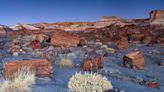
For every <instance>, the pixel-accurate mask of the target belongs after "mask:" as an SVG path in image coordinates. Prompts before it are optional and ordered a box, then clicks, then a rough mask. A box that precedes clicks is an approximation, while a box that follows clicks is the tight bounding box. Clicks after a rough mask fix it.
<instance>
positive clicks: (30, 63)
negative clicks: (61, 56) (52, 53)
mask: <svg viewBox="0 0 164 92" xmlns="http://www.w3.org/2000/svg"><path fill="white" fill-rule="evenodd" d="M22 67H30V69H32V70H34V71H35V74H36V76H38V77H50V78H52V65H51V62H49V61H48V60H47V59H33V60H18V61H10V62H7V63H5V64H4V70H3V71H4V72H3V73H4V78H6V79H10V77H11V75H13V74H14V73H16V72H17V71H18V70H19V69H21V68H22Z"/></svg>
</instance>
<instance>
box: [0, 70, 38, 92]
mask: <svg viewBox="0 0 164 92" xmlns="http://www.w3.org/2000/svg"><path fill="white" fill-rule="evenodd" d="M33 84H35V73H34V72H33V71H32V70H31V69H30V68H28V67H23V68H21V69H20V70H18V72H17V73H15V74H14V75H13V76H12V80H7V79H6V80H3V82H2V83H1V84H0V92H31V87H32V85H33Z"/></svg>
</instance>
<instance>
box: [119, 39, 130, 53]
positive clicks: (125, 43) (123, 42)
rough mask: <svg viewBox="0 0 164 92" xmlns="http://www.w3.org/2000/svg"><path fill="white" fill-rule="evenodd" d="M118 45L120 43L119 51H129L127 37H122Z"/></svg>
mask: <svg viewBox="0 0 164 92" xmlns="http://www.w3.org/2000/svg"><path fill="white" fill-rule="evenodd" d="M117 43H118V48H119V49H122V50H127V49H128V40H127V38H126V37H121V39H120V40H119V41H118V42H117Z"/></svg>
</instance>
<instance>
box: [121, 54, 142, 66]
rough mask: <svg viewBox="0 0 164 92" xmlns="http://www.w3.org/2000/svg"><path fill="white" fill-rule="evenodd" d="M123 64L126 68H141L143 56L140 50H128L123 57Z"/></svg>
mask: <svg viewBox="0 0 164 92" xmlns="http://www.w3.org/2000/svg"><path fill="white" fill-rule="evenodd" d="M123 60H124V62H123V64H124V66H126V67H128V68H136V69H143V68H144V57H143V55H142V52H141V51H134V52H130V53H128V54H127V55H125V56H124V57H123Z"/></svg>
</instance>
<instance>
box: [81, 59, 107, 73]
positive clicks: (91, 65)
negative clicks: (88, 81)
mask: <svg viewBox="0 0 164 92" xmlns="http://www.w3.org/2000/svg"><path fill="white" fill-rule="evenodd" d="M103 63H104V57H103V56H93V57H91V58H88V57H87V58H85V59H84V61H83V70H84V71H96V70H98V69H100V68H103Z"/></svg>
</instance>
